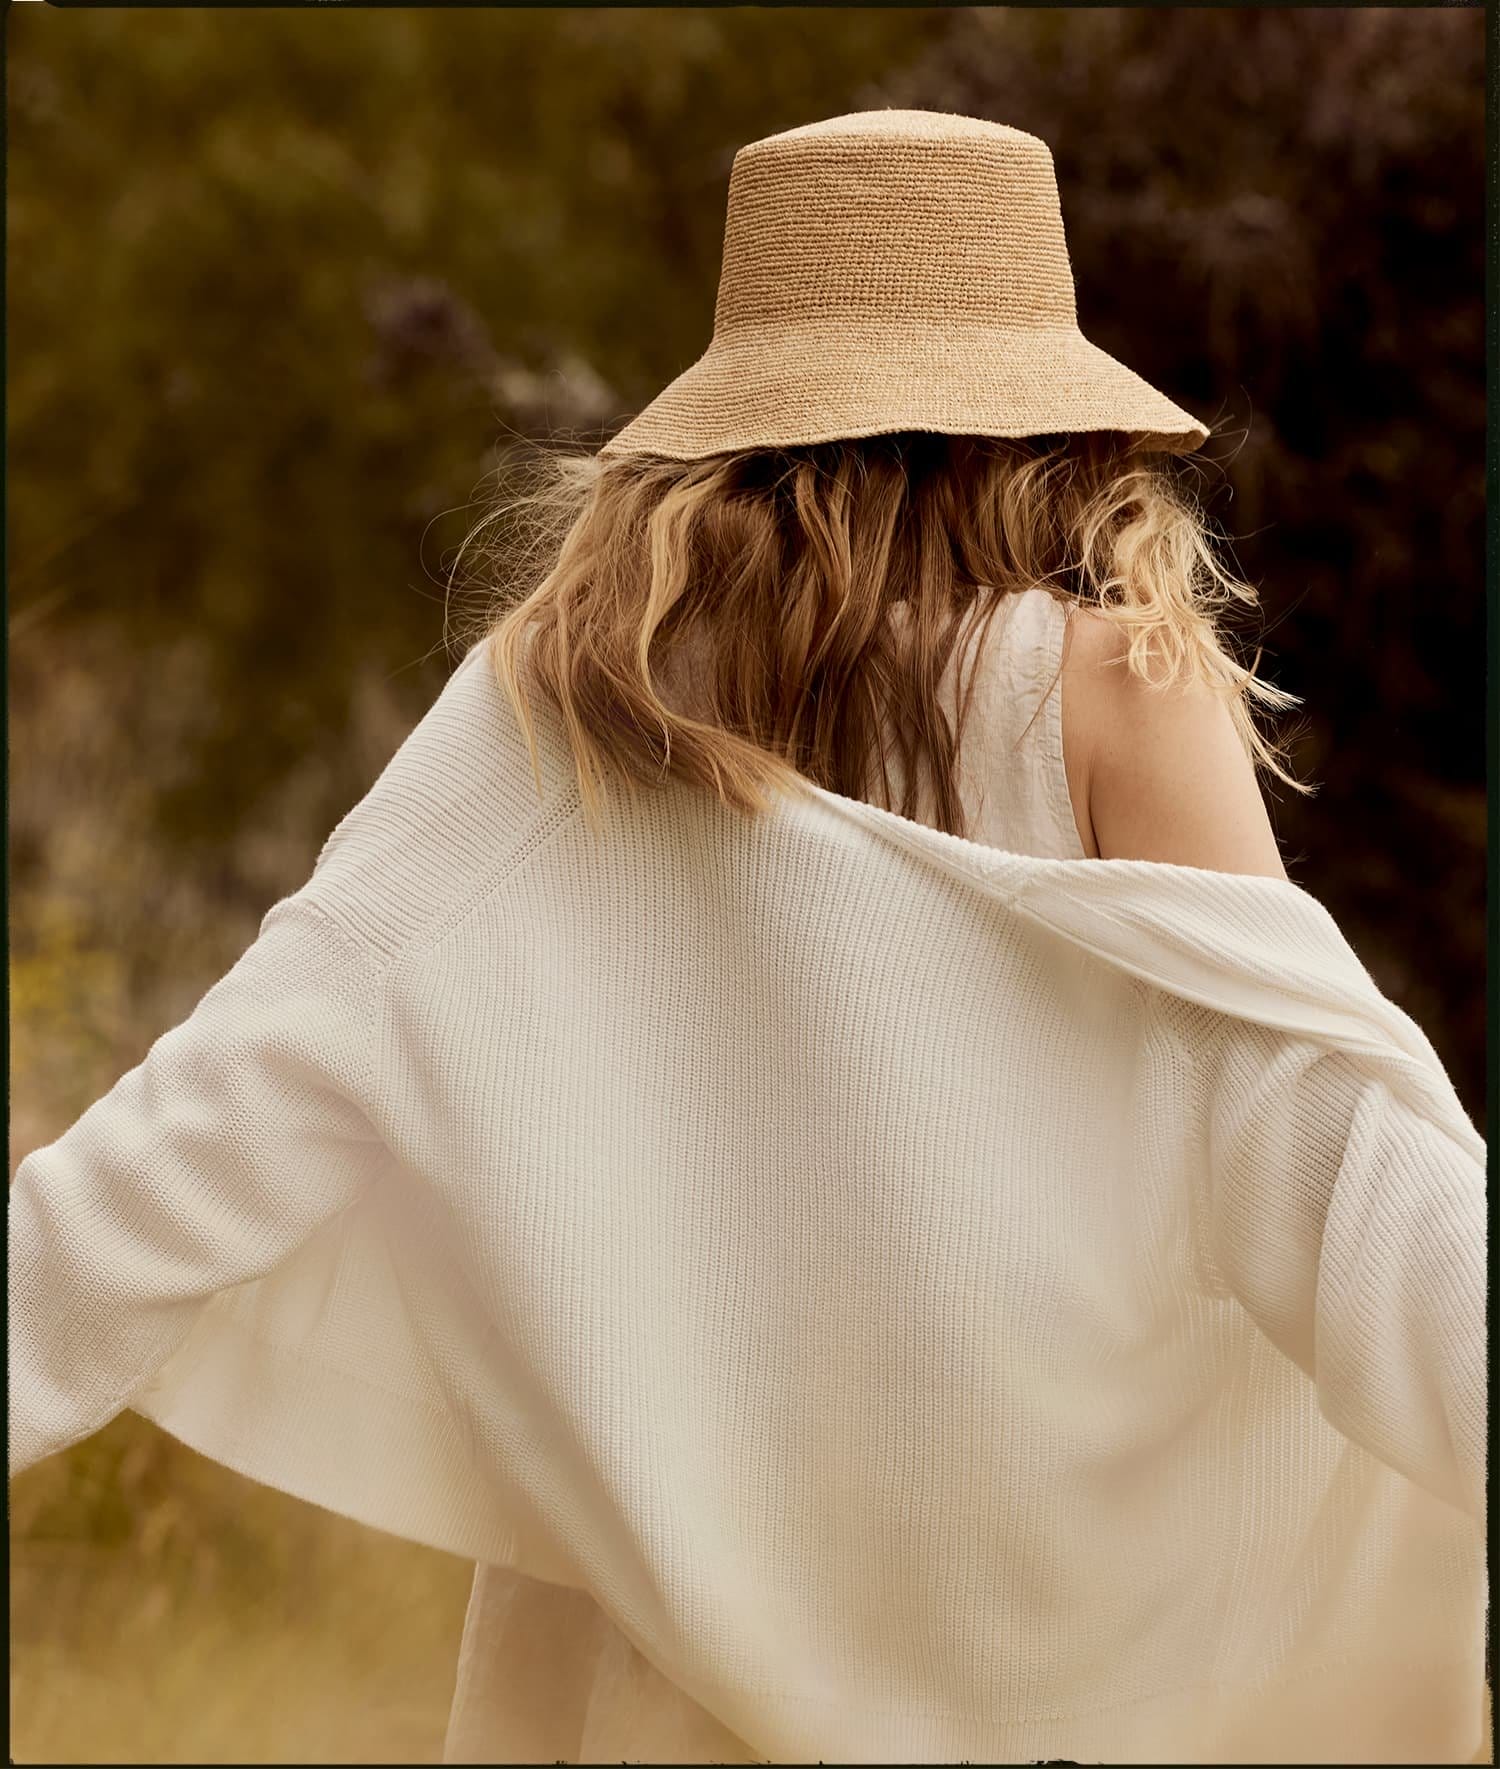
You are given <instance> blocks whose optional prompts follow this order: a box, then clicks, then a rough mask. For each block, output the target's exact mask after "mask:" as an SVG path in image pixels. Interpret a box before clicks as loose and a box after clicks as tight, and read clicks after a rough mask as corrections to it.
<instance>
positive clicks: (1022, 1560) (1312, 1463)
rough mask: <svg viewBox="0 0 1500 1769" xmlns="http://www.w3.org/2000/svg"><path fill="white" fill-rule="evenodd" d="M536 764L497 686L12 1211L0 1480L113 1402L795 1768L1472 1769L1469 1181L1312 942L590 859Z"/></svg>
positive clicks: (1145, 917) (815, 837) (1475, 1660)
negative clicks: (602, 1620)
mask: <svg viewBox="0 0 1500 1769" xmlns="http://www.w3.org/2000/svg"><path fill="white" fill-rule="evenodd" d="M538 721H539V722H538V730H539V735H540V736H541V739H542V742H543V768H542V777H541V788H542V791H541V795H540V798H539V796H538V792H537V786H536V783H535V782H534V781H533V777H532V773H531V766H530V762H529V759H528V757H527V754H526V751H525V748H524V746H523V744H522V741H521V738H520V735H519V730H518V727H517V726H516V724H515V721H514V718H513V715H512V713H511V711H510V708H509V705H508V703H507V702H506V701H505V700H504V697H503V695H502V694H501V692H500V690H499V689H498V688H497V686H496V684H495V682H494V680H493V678H492V676H491V674H490V671H489V667H488V664H487V663H486V662H485V661H484V659H483V654H482V653H481V652H480V651H479V650H478V649H476V650H475V651H473V652H471V653H470V654H469V656H468V657H467V658H466V659H465V660H464V662H463V664H462V665H461V666H460V667H459V669H458V670H457V671H456V672H455V674H454V675H453V677H452V678H451V680H450V681H449V683H448V685H447V686H446V688H445V689H444V690H443V692H442V694H441V696H440V697H439V698H438V700H437V701H436V703H435V704H434V706H433V707H432V709H431V710H430V711H429V713H428V714H427V716H426V717H425V718H424V719H423V720H422V721H421V723H420V724H419V725H418V726H417V728H416V730H415V731H414V732H413V733H412V735H411V736H410V737H409V738H408V740H407V741H406V743H405V744H404V745H403V746H402V748H401V749H400V751H399V752H398V754H397V755H396V757H395V758H394V760H393V761H392V762H391V764H390V765H389V767H388V768H387V769H386V770H385V772H384V773H383V774H382V775H381V777H380V779H379V780H378V781H377V782H376V784H375V785H374V787H373V788H372V789H371V791H370V792H369V793H368V794H367V795H366V797H365V798H364V799H363V800H362V801H361V803H360V804H358V805H357V806H356V807H355V808H354V809H353V810H352V811H351V812H350V813H349V815H348V816H347V817H346V818H345V819H344V820H343V822H342V823H341V824H340V825H339V826H338V828H337V829H336V830H335V831H334V832H333V834H332V835H331V837H330V838H329V840H328V842H327V843H326V844H325V846H324V848H323V851H322V854H321V856H320V857H319V860H318V863H317V865H316V867H315V869H314V870H313V873H312V875H311V877H310V878H309V880H308V881H307V883H306V884H305V885H304V886H303V887H302V888H301V889H300V890H298V891H296V892H295V893H294V894H292V895H291V896H289V897H287V898H286V899H285V900H283V901H282V902H279V903H277V904H276V905H275V907H274V908H272V909H271V910H270V912H269V913H268V914H267V916H266V917H265V920H264V922H263V923H262V925H261V929H260V933H259V936H258V938H257V939H256V940H255V941H254V943H253V944H252V945H251V946H250V948H249V949H248V951H247V952H246V953H245V954H244V955H243V956H242V957H241V958H240V960H239V961H238V963H236V964H235V965H234V967H233V968H232V969H231V970H230V971H229V972H228V973H227V974H226V975H225V976H224V977H223V978H222V979H221V980H220V981H219V982H218V983H217V984H216V985H215V986H214V987H213V988H212V989H210V990H209V992H208V993H207V994H206V995H205V996H204V998H203V1000H202V1001H201V1002H200V1003H199V1005H198V1007H197V1008H196V1009H195V1011H194V1012H193V1013H192V1015H191V1016H190V1017H189V1018H188V1019H187V1020H186V1021H185V1022H184V1023H183V1024H181V1025H180V1026H178V1027H176V1028H175V1029H173V1030H171V1031H169V1032H167V1033H166V1034H165V1035H164V1036H163V1037H161V1038H159V1039H158V1040H157V1042H156V1043H155V1044H154V1045H153V1046H152V1048H151V1050H150V1052H149V1053H148V1055H147V1056H146V1058H145V1060H144V1061H143V1062H142V1063H141V1064H140V1065H139V1066H138V1067H137V1068H135V1069H133V1070H132V1071H131V1072H130V1073H129V1074H127V1075H126V1076H124V1077H123V1079H121V1080H120V1081H119V1082H118V1083H117V1084H116V1086H115V1087H114V1088H113V1089H112V1090H111V1091H110V1092H109V1093H108V1094H106V1095H105V1096H104V1097H103V1098H102V1099H101V1100H99V1101H98V1102H97V1103H96V1104H95V1105H93V1106H92V1107H91V1108H90V1109H89V1110H88V1111H87V1112H85V1113H84V1115H83V1116H82V1117H81V1118H80V1119H79V1120H78V1122H77V1123H76V1124H75V1125H74V1126H73V1127H72V1128H71V1129H70V1130H68V1131H67V1132H66V1134H65V1135H63V1136H61V1137H60V1138H59V1139H58V1140H57V1141H55V1142H53V1143H52V1144H50V1145H49V1146H48V1147H46V1148H42V1149H38V1150H37V1151H36V1152H34V1153H33V1154H31V1155H29V1156H28V1157H27V1159H26V1160H25V1161H23V1162H22V1163H21V1166H20V1168H19V1171H18V1172H17V1174H16V1178H15V1181H14V1185H13V1189H12V1192H11V1199H10V1215H9V1222H10V1258H9V1266H10V1290H9V1298H10V1317H9V1351H10V1371H9V1396H10V1413H9V1420H10V1466H11V1469H12V1471H13V1472H14V1471H15V1470H16V1469H18V1468H24V1467H26V1466H28V1465H29V1464H31V1463H33V1462H35V1461H36V1460H37V1459H38V1458H40V1457H42V1456H46V1455H49V1454H51V1453H53V1452H55V1451H57V1450H60V1449H62V1448H63V1447H64V1446H66V1445H68V1444H71V1443H73V1442H74V1441H76V1440H77V1439H79V1438H81V1437H83V1436H85V1435H86V1434H88V1433H90V1432H92V1431H95V1430H97V1429H98V1428H99V1427H100V1426H102V1425H103V1424H104V1423H105V1422H106V1421H107V1420H109V1419H110V1418H111V1417H112V1416H114V1415H115V1414H116V1413H117V1412H118V1411H120V1410H121V1409H122V1408H124V1407H126V1406H131V1407H134V1408H136V1409H137V1410H139V1411H140V1412H142V1413H144V1414H145V1415H146V1416H147V1417H149V1418H151V1419H154V1420H156V1421H158V1422H159V1423H160V1424H161V1425H162V1426H164V1427H165V1428H166V1429H167V1430H168V1431H170V1432H172V1433H174V1434H175V1435H176V1436H177V1437H179V1438H181V1439H182V1440H184V1441H185V1442H186V1443H188V1444H190V1445H193V1446H194V1447H195V1448H197V1449H198V1450H200V1451H202V1452H204V1453H206V1454H208V1455H210V1456H212V1457H215V1458H217V1459H218V1460H219V1461H221V1462H223V1463H226V1464H228V1465H229V1466H230V1467H232V1468H235V1469H238V1470H240V1471H241V1472H243V1473H245V1474H248V1475H251V1476H253V1477H255V1478H256V1479H258V1480H261V1481H264V1482H267V1483H269V1484H270V1485H273V1486H275V1487H278V1488H280V1489H282V1490H284V1491H286V1492H288V1493H292V1494H296V1495H299V1496H301V1497H303V1498H305V1499H309V1500H312V1501H314V1502H316V1503H318V1504H320V1505H323V1506H326V1507H328V1508H330V1509H332V1510H334V1511H337V1512H340V1513H343V1514H344V1515H346V1516H348V1517H351V1518H356V1519H359V1520H362V1521H363V1522H365V1523H368V1524H372V1525H375V1526H377V1527H379V1528H381V1529H385V1530H389V1531H393V1532H395V1533H396V1534H398V1535H401V1536H405V1537H409V1538H411V1539H413V1540H415V1541H418V1542H425V1543H429V1544H433V1545H435V1546H437V1547H440V1548H444V1549H450V1550H452V1551H454V1552H456V1553H459V1554H463V1555H466V1556H470V1557H472V1558H474V1559H476V1560H479V1561H490V1562H496V1563H500V1564H504V1565H509V1566H512V1567H515V1568H517V1569H519V1570H520V1571H522V1572H524V1573H529V1574H531V1575H534V1576H536V1577H539V1578H542V1579H546V1580H551V1581H555V1582H557V1583H558V1584H562V1585H567V1586H572V1587H575V1588H579V1589H582V1590H585V1591H587V1592H589V1593H591V1594H592V1596H593V1598H594V1599H596V1600H597V1602H598V1604H599V1605H600V1607H601V1608H602V1609H603V1610H604V1611H605V1612H606V1613H607V1614H608V1616H609V1617H610V1618H612V1621H613V1623H614V1624H615V1625H616V1626H617V1627H618V1628H619V1629H620V1630H621V1631H622V1632H623V1634H624V1635H625V1636H626V1637H627V1638H628V1639H629V1640H630V1641H631V1642H633V1644H634V1646H635V1647H636V1648H637V1649H638V1650H639V1651H640V1653H641V1654H643V1655H644V1657H645V1658H646V1659H647V1660H648V1661H649V1662H650V1664H651V1665H653V1666H654V1667H657V1668H658V1669H659V1670H660V1671H661V1672H662V1673H663V1674H664V1675H665V1676H666V1677H667V1678H668V1679H670V1683H671V1686H672V1687H673V1688H674V1689H677V1690H680V1691H682V1692H683V1695H684V1699H689V1698H690V1699H691V1700H692V1701H694V1702H697V1703H701V1704H702V1706H703V1707H704V1708H706V1709H707V1710H708V1711H709V1713H710V1714H712V1715H713V1716H715V1717H716V1718H717V1720H719V1721H721V1722H722V1723H723V1725H725V1726H727V1727H728V1728H729V1729H730V1730H731V1731H732V1732H733V1733H734V1734H735V1735H736V1736H737V1737H739V1738H741V1739H743V1740H744V1741H746V1742H747V1744H748V1745H749V1747H750V1748H751V1750H752V1751H753V1753H754V1754H757V1755H759V1756H761V1757H763V1758H770V1759H772V1760H782V1761H792V1762H796V1761H809V1760H814V1759H817V1758H823V1759H826V1760H831V1761H844V1762H858V1761H878V1762H890V1761H904V1760H908V1759H912V1760H919V1761H952V1760H954V1759H956V1758H958V1757H961V1756H962V1757H968V1758H973V1759H977V1760H981V1761H993V1762H1010V1761H1018V1762H1024V1761H1029V1760H1033V1759H1036V1758H1043V1757H1059V1756H1062V1757H1070V1758H1073V1759H1075V1760H1080V1761H1091V1760H1092V1761H1099V1760H1103V1761H1109V1762H1120V1763H1130V1762H1226V1761H1227V1762H1282V1761H1297V1762H1317V1761H1330V1762H1332V1761H1340V1762H1377V1761H1379V1762H1413V1761H1417V1762H1454V1761H1467V1760H1475V1753H1476V1750H1478V1749H1479V1747H1480V1744H1481V1724H1482V1714H1481V1710H1482V1708H1483V1705H1484V1698H1485V1689H1484V1677H1483V1665H1484V1631H1485V1597H1486V1586H1485V1566H1484V1552H1483V1533H1482V1532H1483V1521H1484V1452H1485V1430H1486V1363H1485V1335H1484V1308H1485V1236H1486V1210H1485V1148H1484V1143H1483V1141H1482V1139H1481V1138H1480V1137H1479V1136H1478V1135H1477V1134H1476V1132H1475V1130H1474V1128H1473V1126H1472V1125H1471V1124H1470V1122H1469V1121H1468V1119H1467V1117H1466V1116H1465V1113H1464V1111H1463V1110H1462V1108H1461V1106H1460V1103H1459V1101H1458V1099H1457V1097H1456V1096H1455V1093H1454V1090H1453V1088H1452V1085H1451V1084H1450V1081H1449V1079H1448V1077H1447V1076H1446V1075H1445V1073H1444V1071H1443V1068H1442V1066H1441V1064H1440V1062H1439V1061H1438V1059H1437V1057H1436V1055H1435V1053H1434V1051H1433V1049H1432V1046H1431V1045H1430V1043H1429V1042H1428V1040H1427V1039H1426V1037H1425V1036H1424V1035H1423V1033H1422V1032H1421V1031H1420V1030H1419V1029H1418V1027H1417V1026H1416V1025H1415V1024H1414V1023H1413V1021H1412V1020H1411V1019H1410V1018H1408V1017H1407V1016H1406V1015H1405V1014H1404V1013H1402V1012H1401V1011H1400V1010H1398V1009H1397V1008H1396V1007H1395V1006H1394V1005H1393V1004H1392V1003H1391V1002H1390V1001H1389V1000H1387V999H1385V998H1384V997H1383V996H1382V995H1381V993H1380V992H1379V990H1378V989H1377V987H1376V986H1375V984H1374V982H1373V981H1372V979H1371V977H1370V976H1369V974H1368V972H1367V971H1366V970H1365V968H1364V967H1363V966H1362V964H1361V963H1360V961H1359V959H1358V958H1357V957H1356V955H1355V954H1354V952H1353V951H1352V950H1351V948H1350V947H1349V946H1348V944H1347V943H1346V942H1345V940H1344V939H1343V938H1342V936H1341V935H1340V933H1339V931H1338V929H1337V927H1336V926H1335V924H1334V922H1333V921H1332V919H1331V918H1330V917H1329V915H1328V913H1327V912H1326V910H1324V909H1323V908H1322V907H1321V906H1320V905H1319V904H1318V903H1317V902H1316V901H1315V900H1314V899H1313V898H1312V897H1311V896H1309V895H1308V894H1307V893H1306V892H1305V891H1303V890H1302V889H1300V888H1298V887H1297V886H1294V885H1292V884H1289V883H1285V882H1282V881H1279V880H1270V879H1264V878H1246V877H1235V876H1229V875H1224V874H1218V873H1212V872H1206V871H1199V870H1196V869H1192V868H1185V867H1176V866H1168V865H1161V864H1155V863H1148V862H1135V861H1077V860H1046V859H1037V858H1031V857H1027V856H1021V855H1015V854H1009V853H1004V852H1001V851H998V850H995V849H990V848H984V847H980V846H978V845H975V844H972V843H969V842H966V841H963V840H960V839H957V838H955V837H951V836H947V835H944V834H942V833H939V832H936V831H933V830H931V829H929V828H926V827H924V826H922V825H919V824H915V823H911V822H908V821H906V820H904V819H903V818H900V817H898V816H896V815H894V814H892V813H890V812H887V811H882V810H879V809H876V808H873V807H870V806H867V805H862V804H858V803H856V802H854V801H853V800H848V799H844V798H841V797H838V796H836V795H833V794H830V793H826V792H818V793H817V794H816V795H815V796H814V797H813V798H812V799H811V800H807V801H804V800H798V799H794V798H786V799H780V800H778V803H777V805H776V807H775V809H774V810H773V811H772V813H770V814H769V815H767V816H766V817H764V818H760V819H756V818H750V817H746V816H742V815H739V814H737V813H734V812H732V811H729V810H726V809H725V808H724V807H723V806H722V805H721V804H720V803H719V802H718V801H717V799H715V798H714V797H713V796H712V795H709V794H706V793H701V792H698V791H695V790H692V789H687V788H679V787H677V786H675V785H674V786H671V787H668V788H664V789H661V790H659V791H653V792H650V793H647V794H646V795H645V796H643V797H642V799H641V800H640V801H639V802H638V803H633V802H632V801H631V800H630V799H629V798H628V797H626V796H624V795H623V794H621V795H617V796H615V797H612V798H611V800H610V801H609V805H608V809H607V813H606V819H605V826H604V829H603V831H602V833H601V834H600V835H599V836H597V837H596V836H595V835H594V834H593V833H591V832H590V831H589V830H588V828H587V826H586V825H585V824H584V822H583V820H582V816H581V812H580V810H579V807H578V800H577V793H576V787H575V785H574V783H573V775H572V771H571V766H570V763H569V759H568V757H567V754H566V751H565V749H564V746H563V744H562V741H561V736H560V732H559V729H558V727H557V725H556V723H555V721H554V720H553V719H552V718H551V716H550V715H549V714H548V713H547V711H546V709H545V708H539V709H538ZM622 1754H623V1753H622Z"/></svg>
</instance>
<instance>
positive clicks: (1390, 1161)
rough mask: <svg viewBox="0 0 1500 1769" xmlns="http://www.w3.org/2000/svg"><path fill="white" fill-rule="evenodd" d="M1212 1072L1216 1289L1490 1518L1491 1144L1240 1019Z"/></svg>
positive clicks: (1433, 1481)
mask: <svg viewBox="0 0 1500 1769" xmlns="http://www.w3.org/2000/svg"><path fill="white" fill-rule="evenodd" d="M1197 1061H1198V1065H1199V1067H1200V1069H1201V1070H1202V1072H1203V1074H1204V1077H1205V1079H1207V1080H1208V1081H1209V1083H1210V1095H1209V1105H1208V1109H1207V1118H1206V1123H1207V1132H1208V1135H1207V1148H1206V1159H1205V1163H1204V1165H1205V1169H1206V1172H1205V1179H1206V1194H1205V1197H1206V1207H1205V1210H1204V1223H1205V1230H1206V1233H1205V1237H1204V1238H1205V1241H1206V1246H1205V1248H1204V1251H1205V1252H1206V1253H1207V1256H1208V1264H1209V1266H1210V1268H1211V1269H1212V1272H1213V1273H1214V1275H1215V1276H1216V1278H1217V1281H1218V1282H1219V1283H1220V1284H1222V1285H1223V1286H1225V1287H1227V1289H1228V1290H1229V1291H1230V1292H1232V1293H1233V1295H1234V1296H1235V1297H1236V1298H1238V1300H1239V1301H1240V1302H1241V1303H1242V1304H1243V1306H1244V1307H1245V1308H1246V1310H1247V1311H1248V1313H1249V1314H1250V1315H1251V1317H1252V1318H1253V1319H1254V1320H1255V1321H1256V1323H1257V1324H1258V1325H1259V1327H1260V1328H1261V1329H1262V1330H1263V1331H1264V1332H1265V1333H1266V1334H1267V1336H1268V1337H1269V1338H1270V1339H1271V1340H1272V1341H1273V1342H1274V1343H1275V1344H1276V1345H1277V1346H1278V1347H1279V1348H1280V1349H1281V1350H1282V1351H1284V1352H1285V1353H1286V1354H1287V1356H1289V1357H1290V1358H1292V1359H1293V1360H1294V1361H1295V1362H1296V1363H1297V1364H1298V1365H1299V1366H1300V1367H1301V1368H1302V1369H1303V1370H1304V1371H1305V1372H1306V1373H1307V1374H1308V1375H1309V1376H1310V1377H1312V1379H1313V1380H1314V1382H1315V1383H1316V1386H1317V1393H1318V1403H1319V1407H1320V1409H1321V1411H1322V1412H1323V1415H1324V1416H1325V1418H1327V1419H1328V1421H1329V1422H1330V1423H1331V1424H1332V1425H1333V1426H1334V1427H1335V1428H1336V1429H1337V1430H1339V1431H1341V1432H1342V1433H1343V1434H1344V1435H1345V1436H1346V1437H1348V1438H1350V1439H1351V1440H1352V1441H1354V1442H1356V1443H1358V1444H1360V1445H1361V1446H1362V1447H1363V1448H1365V1449H1367V1450H1369V1451H1370V1452H1371V1453H1372V1454H1373V1455H1375V1456H1377V1457H1378V1458H1379V1459H1380V1460H1381V1461H1383V1462H1385V1463H1386V1464H1387V1465H1388V1466H1390V1467H1393V1468H1395V1469H1397V1470H1398V1471H1399V1472H1400V1473H1402V1474H1404V1475H1406V1476H1407V1477H1408V1478H1409V1479H1411V1480H1413V1481H1415V1482H1416V1483H1417V1484H1418V1485H1420V1486H1423V1487H1425V1488H1426V1489H1427V1490H1428V1491H1430V1492H1432V1493H1435V1494H1436V1495H1437V1496H1438V1497H1440V1498H1442V1499H1445V1500H1447V1501H1448V1502H1449V1503H1451V1504H1453V1505H1456V1506H1459V1507H1461V1508H1462V1509H1464V1510H1466V1511H1468V1512H1469V1513H1470V1514H1471V1515H1472V1516H1474V1517H1476V1518H1479V1519H1482V1518H1483V1515H1484V1502H1485V1495H1484V1481H1485V1448H1486V1418H1487V1407H1486V1402H1487V1365H1486V1334H1485V1294H1486V1288H1485V1270H1486V1261H1485V1248H1486V1236H1487V1229H1488V1219H1487V1209H1486V1202H1485V1173H1484V1153H1483V1143H1482V1142H1481V1141H1480V1139H1479V1138H1478V1137H1477V1136H1475V1135H1474V1133H1473V1131H1472V1127H1469V1126H1468V1125H1467V1122H1466V1121H1465V1123H1464V1124H1463V1125H1462V1126H1460V1125H1459V1124H1458V1123H1457V1121H1456V1117H1455V1118H1454V1120H1453V1121H1445V1120H1444V1119H1443V1118H1442V1117H1441V1116H1440V1114H1439V1113H1438V1111H1437V1110H1436V1109H1435V1108H1434V1107H1431V1106H1427V1105H1423V1104H1420V1103H1418V1096H1414V1095H1413V1096H1409V1095H1406V1094H1405V1093H1400V1094H1398V1092H1397V1091H1396V1090H1394V1089H1393V1088H1392V1087H1391V1086H1390V1085H1389V1084H1388V1082H1387V1080H1386V1079H1382V1078H1381V1075H1380V1074H1379V1073H1377V1072H1376V1071H1375V1070H1374V1069H1373V1068H1372V1067H1370V1066H1368V1065H1365V1064H1363V1063H1362V1062H1361V1061H1359V1060H1358V1059H1357V1058H1356V1057H1353V1056H1351V1055H1349V1054H1347V1053H1345V1052H1343V1051H1340V1050H1338V1049H1330V1048H1328V1047H1327V1046H1325V1045H1321V1044H1318V1043H1316V1042H1315V1041H1313V1040H1310V1039H1304V1038H1298V1037H1289V1036H1285V1035H1282V1034H1278V1033H1274V1032H1270V1031H1268V1030H1266V1029H1265V1028H1263V1027H1259V1026H1250V1025H1244V1024H1236V1025H1235V1026H1233V1028H1232V1029H1231V1030H1230V1031H1229V1032H1228V1033H1227V1034H1226V1033H1221V1034H1219V1035H1217V1036H1212V1037H1210V1038H1208V1039H1206V1040H1205V1041H1204V1043H1203V1044H1202V1045H1200V1047H1199V1051H1198V1058H1197ZM1457 1109H1458V1108H1457V1106H1456V1103H1455V1106H1454V1112H1455V1114H1456V1112H1457Z"/></svg>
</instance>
